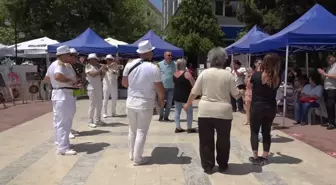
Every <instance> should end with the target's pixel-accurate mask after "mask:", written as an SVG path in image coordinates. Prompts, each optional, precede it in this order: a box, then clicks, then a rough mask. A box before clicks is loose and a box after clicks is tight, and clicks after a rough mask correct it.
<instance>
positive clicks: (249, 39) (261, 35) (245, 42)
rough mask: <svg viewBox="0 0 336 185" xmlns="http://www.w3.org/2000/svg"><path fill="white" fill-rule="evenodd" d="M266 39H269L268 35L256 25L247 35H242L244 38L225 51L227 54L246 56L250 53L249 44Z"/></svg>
mask: <svg viewBox="0 0 336 185" xmlns="http://www.w3.org/2000/svg"><path fill="white" fill-rule="evenodd" d="M267 37H269V35H268V34H267V33H265V32H264V31H262V30H261V29H260V28H259V27H258V26H257V25H255V26H253V28H252V29H251V30H250V31H249V32H248V33H246V34H245V35H244V37H242V38H240V39H239V40H238V41H236V42H235V43H233V44H231V45H230V46H228V47H226V48H225V50H226V51H227V52H228V54H248V53H250V45H251V44H253V43H255V42H258V41H260V40H262V39H265V38H267Z"/></svg>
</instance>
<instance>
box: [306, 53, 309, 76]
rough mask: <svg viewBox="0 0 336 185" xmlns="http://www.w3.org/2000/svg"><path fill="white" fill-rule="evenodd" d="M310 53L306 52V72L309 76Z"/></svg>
mask: <svg viewBox="0 0 336 185" xmlns="http://www.w3.org/2000/svg"><path fill="white" fill-rule="evenodd" d="M308 60H309V59H308V53H306V74H307V77H308V76H309V65H308V63H309V61H308Z"/></svg>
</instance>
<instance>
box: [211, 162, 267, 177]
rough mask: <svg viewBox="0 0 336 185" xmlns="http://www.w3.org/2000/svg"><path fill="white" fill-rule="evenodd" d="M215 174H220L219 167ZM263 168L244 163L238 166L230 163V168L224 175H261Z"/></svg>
mask: <svg viewBox="0 0 336 185" xmlns="http://www.w3.org/2000/svg"><path fill="white" fill-rule="evenodd" d="M215 172H218V166H216V168H215ZM261 172H262V167H261V166H256V165H252V164H251V163H243V164H237V163H229V168H228V170H227V171H226V172H224V174H227V175H247V174H250V173H261Z"/></svg>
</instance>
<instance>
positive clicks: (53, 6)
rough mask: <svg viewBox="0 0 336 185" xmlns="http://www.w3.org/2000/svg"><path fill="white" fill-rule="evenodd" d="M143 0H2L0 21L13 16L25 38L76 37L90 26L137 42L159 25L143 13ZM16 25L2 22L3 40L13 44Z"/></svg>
mask: <svg viewBox="0 0 336 185" xmlns="http://www.w3.org/2000/svg"><path fill="white" fill-rule="evenodd" d="M144 6H145V4H144V1H143V0H99V1H96V0H71V1H69V0H1V1H0V21H2V22H4V20H6V19H9V20H10V21H11V22H12V23H14V22H16V23H17V28H18V31H21V32H24V33H25V35H26V37H25V38H24V40H29V39H33V38H38V37H43V36H47V37H50V38H52V39H56V40H59V41H65V40H69V39H73V38H74V37H75V36H77V35H78V34H80V33H82V32H83V31H84V30H85V29H86V28H87V27H90V28H92V29H93V30H95V31H96V32H97V33H98V34H99V35H100V36H102V37H107V36H110V37H114V38H116V39H118V40H123V41H126V42H133V41H135V40H137V39H138V38H139V37H140V36H142V35H143V34H144V33H146V32H147V31H148V30H149V29H156V28H157V27H158V26H157V25H155V24H153V21H149V20H148V19H146V18H145V15H144V14H143V11H142V9H143V7H144ZM12 30H13V24H12V26H11V27H9V28H8V27H7V26H5V25H3V24H1V23H0V36H1V38H0V42H2V43H4V44H9V43H13V42H14V40H13V38H12V37H14V36H12V35H13V33H12V32H13V31H12Z"/></svg>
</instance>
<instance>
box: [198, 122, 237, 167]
mask: <svg viewBox="0 0 336 185" xmlns="http://www.w3.org/2000/svg"><path fill="white" fill-rule="evenodd" d="M231 124H232V120H225V119H216V118H198V128H199V147H200V155H201V164H202V167H203V169H212V168H213V167H214V166H215V139H214V134H215V130H216V132H217V141H216V151H217V164H218V165H219V167H221V168H226V167H227V165H228V161H229V156H230V133H231Z"/></svg>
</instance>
